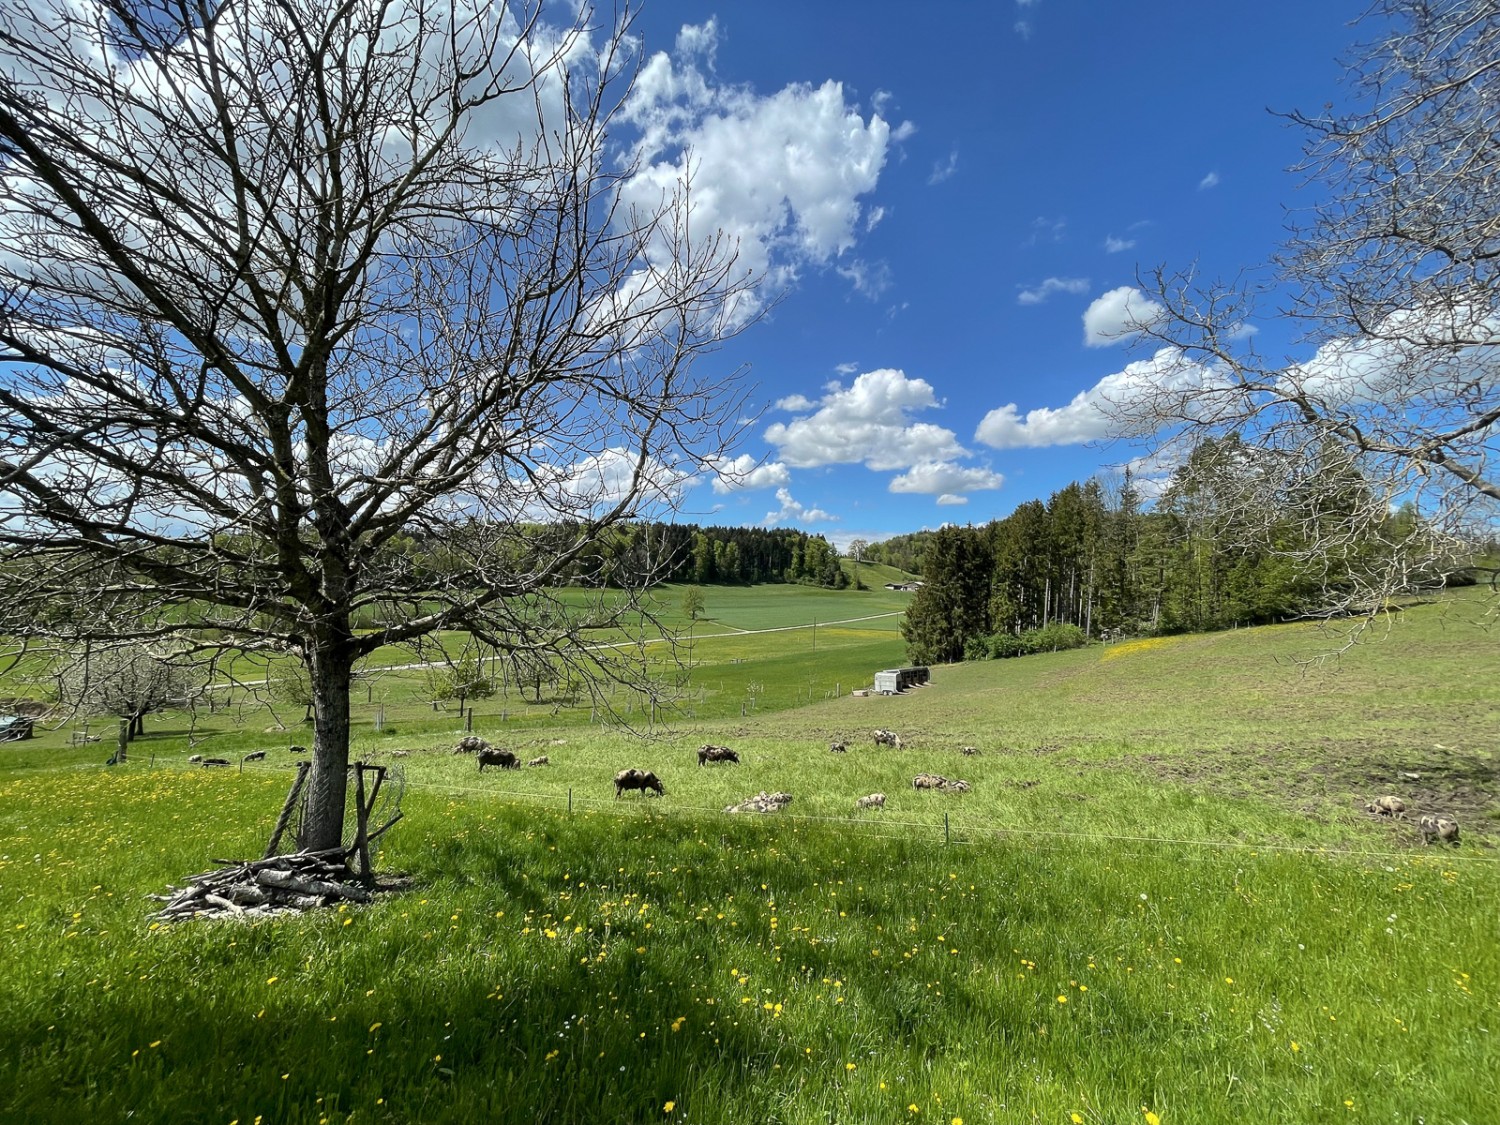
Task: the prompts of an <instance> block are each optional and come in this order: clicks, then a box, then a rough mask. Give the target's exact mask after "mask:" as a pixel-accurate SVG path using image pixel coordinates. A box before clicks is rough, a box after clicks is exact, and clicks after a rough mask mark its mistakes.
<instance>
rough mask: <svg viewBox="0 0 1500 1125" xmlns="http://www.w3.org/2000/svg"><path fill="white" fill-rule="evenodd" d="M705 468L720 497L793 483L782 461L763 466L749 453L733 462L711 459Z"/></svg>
mask: <svg viewBox="0 0 1500 1125" xmlns="http://www.w3.org/2000/svg"><path fill="white" fill-rule="evenodd" d="M703 468H704V469H705V470H706V471H708V472H709V473H711V474H713V488H714V491H715V492H716V493H718V494H719V495H720V496H723V495H726V494H727V493H730V492H743V491H748V490H750V489H756V488H770V487H772V486H773V485H788V484H791V483H792V474H791V473H790V472H789V471H788V470H787V467H786V466H785V465H783V464H782V463H781V462H780V461H771V462H767V463H765V464H762V463H761V462H760V461H758V460H757V459H756V458H754V457H752V456H750V454H748V453H742V454H740V455H739V456H738V457H736V458H734V459H733V460H730V459H728V458H726V457H710V458H708V459H707V460H705V461H704V463H703Z"/></svg>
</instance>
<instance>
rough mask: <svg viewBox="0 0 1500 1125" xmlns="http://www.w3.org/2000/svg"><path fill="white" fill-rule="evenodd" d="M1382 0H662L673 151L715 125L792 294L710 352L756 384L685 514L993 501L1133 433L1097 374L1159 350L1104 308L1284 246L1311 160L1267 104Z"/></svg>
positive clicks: (1288, 98)
mask: <svg viewBox="0 0 1500 1125" xmlns="http://www.w3.org/2000/svg"><path fill="white" fill-rule="evenodd" d="M1360 10H1361V5H1359V4H1355V3H1311V4H1309V3H1305V2H1302V3H1289V2H1284V0H1263V2H1260V3H1256V4H1204V3H1201V2H1199V3H1188V2H1178V0H1160V2H1156V3H1142V4H1131V3H1119V2H1105V0H1096V2H1084V0H1029V2H1026V3H1017V2H1016V0H1004V2H994V3H982V4H981V3H944V4H935V5H929V6H921V7H919V6H916V5H912V4H907V3H903V4H896V3H889V2H885V0H879V2H866V3H859V4H853V3H843V2H838V3H833V2H820V3H812V2H809V0H800V2H797V3H782V2H779V0H763V2H760V3H756V4H754V5H748V4H736V5H728V6H725V5H717V6H716V5H714V4H712V3H700V2H696V0H651V2H650V3H649V4H648V5H647V6H646V8H645V9H644V10H643V12H642V14H641V16H640V18H639V20H638V22H637V24H636V31H637V32H638V33H639V34H640V35H641V36H642V38H643V41H644V45H645V52H646V55H647V56H648V63H647V65H646V68H645V70H644V71H643V73H642V75H641V78H640V82H639V83H638V87H637V90H636V94H635V101H634V102H633V103H632V107H631V117H632V119H633V121H634V123H636V124H638V125H640V126H642V127H643V129H645V130H646V135H647V136H648V138H649V137H651V136H653V133H652V130H653V129H655V130H656V133H655V136H656V137H657V138H658V140H659V145H658V146H657V147H656V148H654V149H653V148H652V146H651V145H650V144H648V145H647V147H646V149H645V151H646V152H647V155H648V158H651V157H654V156H657V155H661V156H662V157H663V159H665V158H666V154H668V153H670V152H671V151H674V150H673V147H672V146H674V145H677V146H681V145H683V144H686V145H690V146H692V149H693V151H694V153H695V159H697V161H698V163H699V167H698V172H697V179H696V181H695V190H697V191H699V192H700V193H701V195H702V197H703V199H704V200H705V201H706V203H705V207H706V210H707V212H708V213H710V214H712V215H713V216H714V217H715V218H716V219H717V220H718V221H720V222H721V223H722V224H723V225H724V226H725V228H726V229H728V230H730V231H731V232H732V233H735V234H736V235H737V236H738V237H740V238H741V239H742V240H743V242H742V246H743V247H744V249H743V251H742V253H743V254H744V255H745V257H746V259H747V260H748V261H750V262H751V264H753V265H757V266H759V267H761V268H763V269H765V270H766V271H768V272H769V273H770V274H771V275H772V276H773V277H774V279H775V282H776V287H777V288H778V289H779V291H780V292H781V294H782V296H781V299H780V301H779V302H778V303H777V304H775V305H774V306H772V307H771V308H770V309H769V310H768V312H767V313H766V314H765V316H764V318H763V319H762V320H761V321H760V322H758V323H756V324H754V325H752V326H750V327H749V328H748V329H747V330H746V331H744V332H743V333H742V334H741V335H739V336H738V337H737V338H735V339H733V340H732V341H730V342H729V343H728V344H727V345H726V347H725V348H724V349H723V351H721V352H720V353H718V354H717V355H715V356H712V357H710V358H709V360H707V361H706V362H708V363H709V364H712V365H722V367H723V368H724V370H726V371H727V370H729V369H731V368H734V367H738V366H739V365H741V364H746V365H748V366H749V374H748V376H747V378H748V380H749V382H750V384H751V385H752V386H753V388H754V389H753V393H752V396H751V397H752V401H753V403H754V406H755V408H756V411H757V414H756V420H755V422H754V423H753V424H751V425H749V426H748V427H747V428H746V430H745V433H744V438H743V441H742V443H741V445H740V446H739V447H738V448H737V449H736V450H734V451H733V452H734V453H735V454H736V455H738V456H739V457H740V458H741V459H740V461H739V463H738V468H739V469H740V470H741V472H740V473H739V474H736V475H735V479H734V481H733V483H730V482H721V483H720V484H719V485H718V487H714V486H713V485H712V483H711V482H705V483H703V484H701V485H699V486H697V487H695V488H693V489H692V490H691V491H690V492H689V493H688V494H687V496H686V499H685V503H684V509H683V513H682V516H681V518H683V519H685V520H689V521H692V522H698V523H710V522H714V523H733V524H767V523H774V524H777V525H782V526H795V527H800V528H803V529H805V530H808V531H812V532H818V533H821V534H824V535H826V536H828V537H829V538H830V539H831V540H833V541H834V542H836V543H839V544H841V545H842V544H846V543H847V542H848V541H849V540H850V539H852V538H854V537H865V538H870V539H874V538H880V537H882V536H886V535H891V534H897V533H901V532H906V531H913V530H917V529H919V528H923V527H937V526H939V525H941V524H943V523H945V522H957V523H968V522H973V523H976V524H978V523H983V522H985V521H987V520H990V519H993V518H996V517H1001V516H1004V515H1006V514H1008V513H1009V512H1011V511H1012V510H1013V509H1014V508H1015V507H1016V506H1017V505H1018V504H1020V503H1022V502H1024V501H1026V500H1030V499H1035V498H1042V499H1045V498H1046V496H1047V495H1048V494H1049V493H1051V492H1052V491H1054V490H1055V489H1058V488H1060V487H1062V486H1063V485H1065V484H1067V483H1068V482H1069V481H1072V480H1078V479H1086V478H1087V477H1089V476H1092V475H1094V474H1095V473H1097V472H1099V471H1100V470H1101V469H1102V468H1104V467H1106V466H1110V465H1118V464H1120V463H1121V462H1124V461H1126V460H1129V459H1130V458H1132V457H1133V456H1134V455H1135V453H1136V452H1137V451H1136V450H1133V449H1132V448H1130V447H1128V446H1121V445H1115V446H1101V445H1100V444H1099V443H1098V442H1097V441H1086V440H1085V439H1087V438H1090V437H1094V436H1096V435H1097V433H1098V430H1099V421H1098V415H1097V414H1096V413H1095V412H1094V411H1093V409H1092V406H1091V404H1090V400H1089V397H1088V392H1090V391H1091V389H1094V388H1096V387H1097V386H1098V385H1099V384H1100V382H1101V380H1106V381H1107V380H1108V379H1109V377H1110V376H1118V375H1119V373H1121V372H1122V371H1124V370H1125V369H1126V366H1127V365H1128V364H1130V363H1132V362H1141V361H1145V360H1146V359H1148V358H1149V354H1150V353H1149V350H1146V351H1141V350H1139V349H1137V350H1132V349H1131V347H1130V345H1129V343H1128V342H1127V341H1119V340H1114V341H1111V340H1109V339H1108V338H1107V336H1108V331H1109V328H1110V326H1111V325H1112V324H1114V325H1116V326H1118V324H1119V323H1120V314H1121V311H1122V309H1123V308H1124V307H1125V302H1126V300H1127V298H1129V297H1130V294H1129V291H1128V287H1130V286H1132V285H1134V284H1135V280H1136V273H1137V270H1138V269H1139V270H1149V269H1151V268H1153V267H1155V266H1158V265H1162V266H1166V267H1168V268H1171V269H1185V268H1189V267H1195V268H1196V269H1197V270H1198V271H1200V272H1201V273H1202V274H1203V275H1205V276H1208V277H1225V278H1232V277H1234V276H1235V275H1236V274H1238V273H1239V272H1240V271H1242V270H1245V269H1248V268H1252V267H1255V266H1257V265H1258V264H1260V263H1263V262H1264V261H1265V260H1266V259H1267V258H1268V256H1269V255H1270V254H1271V253H1272V252H1273V251H1274V250H1275V248H1276V247H1277V246H1278V244H1279V243H1280V242H1281V241H1282V239H1283V238H1284V234H1285V223H1286V219H1287V212H1288V209H1295V208H1300V207H1305V206H1306V205H1307V204H1308V203H1309V202H1311V198H1310V193H1311V190H1312V189H1308V188H1306V187H1305V186H1304V185H1303V184H1302V181H1301V178H1300V177H1299V176H1298V175H1297V174H1295V173H1293V172H1290V171H1288V168H1289V166H1291V165H1293V164H1294V163H1295V162H1296V161H1297V159H1298V157H1299V155H1300V151H1301V144H1302V141H1303V137H1302V134H1301V133H1300V132H1299V131H1298V130H1297V129H1295V128H1294V127H1292V126H1290V125H1288V124H1287V123H1286V122H1285V121H1283V120H1282V119H1280V118H1278V117H1277V116H1275V115H1274V114H1272V113H1270V112H1268V109H1274V110H1290V109H1293V108H1298V109H1304V110H1313V111H1315V110H1318V109H1320V108H1322V107H1323V106H1324V105H1325V103H1328V102H1333V101H1337V100H1339V99H1340V98H1341V87H1340V79H1341V76H1342V74H1343V67H1342V66H1341V65H1340V63H1339V59H1340V58H1341V57H1343V56H1344V55H1345V54H1346V53H1347V51H1348V49H1349V47H1350V46H1351V45H1352V43H1353V42H1354V41H1355V39H1356V38H1357V37H1358V35H1359V29H1356V28H1353V27H1351V26H1350V24H1349V21H1350V20H1352V19H1354V18H1355V17H1356V16H1357V15H1358V14H1359V12H1360ZM1364 30H1365V31H1368V30H1369V29H1364ZM677 151H680V149H678V150H677ZM1253 328H1254V329H1255V330H1256V331H1257V332H1258V335H1257V343H1258V345H1259V346H1260V347H1261V348H1262V349H1263V350H1265V351H1267V352H1271V353H1279V352H1281V351H1285V352H1287V354H1289V355H1302V354H1305V352H1306V349H1303V350H1300V351H1299V349H1298V348H1297V347H1296V343H1295V336H1294V333H1293V331H1292V330H1291V329H1290V328H1289V327H1288V326H1286V325H1284V324H1281V323H1278V322H1277V321H1276V320H1275V318H1274V317H1268V318H1265V319H1263V320H1260V321H1258V322H1257V323H1255V324H1254V325H1253ZM1079 395H1084V396H1085V397H1084V399H1083V400H1081V401H1080V402H1078V403H1077V404H1075V405H1074V407H1073V408H1072V409H1071V410H1063V409H1062V408H1064V407H1067V406H1068V405H1069V404H1070V403H1072V402H1073V401H1074V400H1075V398H1076V397H1077V396H1079ZM1008 406H1011V407H1013V409H1012V410H1009V411H1008V410H1007V409H1006V408H1007V407H1008ZM1034 411H1041V412H1043V413H1040V414H1032V412H1034ZM1052 411H1057V412H1058V413H1047V412H1052ZM751 466H756V468H754V470H753V471H749V470H750V469H751Z"/></svg>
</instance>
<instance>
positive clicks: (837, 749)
mask: <svg viewBox="0 0 1500 1125" xmlns="http://www.w3.org/2000/svg"><path fill="white" fill-rule="evenodd" d="M828 751H829V753H831V754H847V753H849V747H848V746H846V745H845V744H844V743H842V742H830V743H829V744H828Z"/></svg>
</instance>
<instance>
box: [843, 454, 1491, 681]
mask: <svg viewBox="0 0 1500 1125" xmlns="http://www.w3.org/2000/svg"><path fill="white" fill-rule="evenodd" d="M1266 459H1267V454H1266V451H1264V450H1262V449H1258V448H1256V447H1253V446H1250V445H1248V444H1246V443H1244V442H1243V441H1241V440H1240V439H1239V438H1237V437H1229V438H1223V439H1214V440H1210V441H1205V442H1203V443H1202V444H1200V445H1199V446H1198V447H1197V448H1196V449H1195V450H1194V451H1193V452H1192V454H1191V455H1190V456H1189V457H1188V458H1187V459H1186V461H1185V462H1184V464H1183V465H1182V466H1181V467H1180V468H1179V469H1178V470H1177V471H1176V472H1175V473H1174V474H1173V475H1172V477H1171V478H1170V479H1169V480H1168V482H1167V483H1166V485H1165V488H1164V489H1163V490H1162V491H1161V493H1160V495H1159V496H1158V497H1157V498H1156V500H1155V502H1154V503H1153V504H1150V505H1149V506H1148V504H1147V502H1146V498H1145V497H1144V496H1143V494H1142V491H1141V488H1140V486H1139V485H1138V483H1137V481H1136V480H1135V479H1134V478H1133V477H1132V476H1131V474H1130V473H1129V472H1127V473H1125V475H1124V476H1123V479H1121V480H1120V481H1119V482H1117V483H1116V484H1115V485H1114V486H1112V487H1110V486H1106V485H1105V484H1104V483H1103V482H1101V481H1099V480H1097V479H1095V480H1090V481H1086V482H1083V483H1073V484H1070V485H1068V486H1067V487H1066V488H1063V489H1060V490H1058V491H1057V492H1054V493H1053V494H1052V495H1051V496H1050V497H1049V498H1048V499H1047V501H1046V502H1045V503H1043V502H1042V501H1040V500H1033V501H1029V502H1027V503H1025V504H1022V505H1020V506H1019V507H1018V508H1017V509H1016V510H1015V511H1014V512H1012V513H1011V514H1010V515H1009V516H1007V517H1005V518H1004V519H1000V520H993V521H991V522H990V523H988V524H985V525H984V526H982V527H972V526H971V527H945V528H942V529H940V530H938V531H933V532H918V533H916V534H913V535H908V536H902V537H900V538H899V539H896V540H892V541H889V542H888V543H882V544H876V545H873V546H871V547H870V548H869V550H868V552H867V557H869V558H871V559H878V560H879V561H882V562H887V563H889V564H890V565H902V564H903V563H906V564H917V565H916V566H914V567H913V569H919V570H920V573H921V574H922V576H923V579H924V583H925V584H924V586H923V588H922V589H921V590H920V591H919V592H918V594H917V595H916V596H915V597H914V598H913V601H912V605H911V607H910V609H909V610H908V611H907V616H906V621H905V623H904V625H903V632H904V634H905V637H906V641H907V646H908V656H909V658H910V659H911V660H912V661H913V662H916V663H930V662H948V661H955V660H961V659H965V658H968V659H974V658H983V657H987V656H1008V655H1017V654H1020V653H1023V652H1027V651H1035V649H1036V648H1038V647H1045V648H1059V647H1069V646H1070V645H1072V644H1081V643H1084V642H1085V641H1087V640H1089V639H1097V638H1101V637H1110V636H1117V635H1143V634H1144V635H1152V634H1166V633H1179V632H1205V631H1212V630H1216V629H1225V628H1229V627H1232V626H1236V625H1255V624H1264V623H1268V622H1275V621H1284V620H1288V619H1292V618H1305V617H1320V616H1332V615H1335V614H1345V613H1354V612H1360V611H1361V610H1368V609H1370V608H1375V607H1376V604H1378V603H1374V604H1372V602H1371V601H1370V600H1369V599H1372V598H1374V597H1375V596H1376V595H1377V594H1378V593H1379V592H1380V591H1382V590H1383V589H1384V588H1385V578H1386V574H1387V571H1388V569H1389V563H1390V560H1391V559H1392V558H1393V557H1395V556H1398V555H1399V556H1400V557H1402V558H1403V559H1404V560H1415V561H1413V562H1408V564H1407V570H1406V572H1405V590H1406V591H1408V592H1409V591H1412V590H1417V589H1421V588H1430V587H1432V586H1434V585H1439V584H1442V583H1445V582H1447V583H1455V582H1465V581H1472V578H1470V577H1468V576H1467V575H1466V573H1465V571H1464V569H1463V567H1462V565H1461V564H1462V562H1463V561H1464V560H1463V559H1462V558H1460V557H1459V556H1456V555H1455V554H1453V553H1452V552H1451V551H1450V550H1449V549H1448V545H1447V543H1446V540H1445V539H1443V538H1442V537H1439V536H1435V535H1430V534H1429V533H1428V529H1427V528H1426V526H1425V524H1424V521H1423V519H1422V517H1421V516H1420V515H1419V513H1418V512H1417V511H1416V509H1415V508H1414V507H1413V506H1412V505H1410V504H1408V505H1405V506H1403V507H1400V508H1398V509H1396V510H1394V511H1391V510H1390V509H1389V508H1386V509H1384V510H1382V511H1380V512H1376V513H1373V514H1372V511H1371V507H1372V504H1373V503H1374V502H1375V501H1374V497H1373V495H1372V493H1371V490H1370V489H1369V488H1367V487H1366V485H1365V483H1364V481H1363V480H1362V479H1361V478H1360V476H1359V474H1358V472H1357V471H1355V469H1354V468H1353V467H1352V465H1351V464H1350V463H1349V462H1348V461H1347V460H1346V459H1343V458H1341V457H1339V456H1338V454H1337V451H1336V450H1335V449H1332V448H1330V449H1329V450H1328V452H1327V456H1326V457H1325V459H1324V460H1323V462H1322V463H1321V464H1320V465H1319V466H1318V467H1317V469H1316V472H1317V475H1318V480H1317V484H1316V488H1309V489H1308V490H1307V491H1306V493H1305V494H1299V493H1298V490H1297V489H1296V488H1292V489H1286V488H1285V487H1283V486H1281V485H1280V484H1279V483H1278V485H1277V487H1276V488H1274V489H1273V488H1270V487H1268V482H1270V481H1272V480H1277V481H1278V482H1279V468H1280V467H1279V466H1272V465H1269V464H1267V463H1266ZM898 560H899V561H898Z"/></svg>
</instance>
